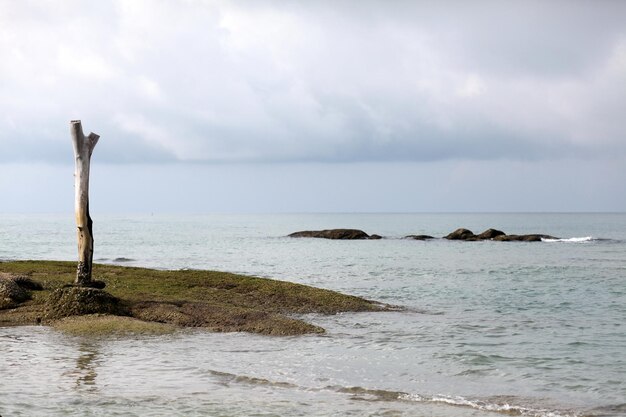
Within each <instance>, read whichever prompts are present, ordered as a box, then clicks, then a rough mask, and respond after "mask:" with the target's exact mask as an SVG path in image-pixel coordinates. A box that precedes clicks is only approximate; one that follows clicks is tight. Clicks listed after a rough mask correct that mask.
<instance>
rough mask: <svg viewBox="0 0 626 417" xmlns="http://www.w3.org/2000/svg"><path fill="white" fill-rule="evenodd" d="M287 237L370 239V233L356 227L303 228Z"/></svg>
mask: <svg viewBox="0 0 626 417" xmlns="http://www.w3.org/2000/svg"><path fill="white" fill-rule="evenodd" d="M289 237H315V238H321V239H336V240H363V239H370V235H368V234H367V233H365V232H364V231H363V230H358V229H329V230H303V231H301V232H295V233H292V234H290V235H289ZM374 239H376V238H374Z"/></svg>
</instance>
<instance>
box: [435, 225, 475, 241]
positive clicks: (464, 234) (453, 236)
mask: <svg viewBox="0 0 626 417" xmlns="http://www.w3.org/2000/svg"><path fill="white" fill-rule="evenodd" d="M443 238H444V239H448V240H470V239H471V240H474V238H476V235H475V234H474V232H472V231H471V230H468V229H463V228H460V229H456V230H455V231H454V232H452V233H449V234H448V235H447V236H444V237H443Z"/></svg>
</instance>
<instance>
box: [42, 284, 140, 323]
mask: <svg viewBox="0 0 626 417" xmlns="http://www.w3.org/2000/svg"><path fill="white" fill-rule="evenodd" d="M86 314H111V315H116V316H126V315H128V314H129V312H128V309H127V308H126V307H125V306H124V305H122V303H121V302H120V300H119V299H118V298H116V297H114V296H112V295H111V294H109V293H108V292H106V291H103V290H101V289H97V288H89V287H75V286H68V287H64V288H59V289H57V290H55V291H53V292H52V294H50V297H49V298H48V300H47V302H46V306H45V318H46V319H59V318H62V317H69V316H82V315H86Z"/></svg>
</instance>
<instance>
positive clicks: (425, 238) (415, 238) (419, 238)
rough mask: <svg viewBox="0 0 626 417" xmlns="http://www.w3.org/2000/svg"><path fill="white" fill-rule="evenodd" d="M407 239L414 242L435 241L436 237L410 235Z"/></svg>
mask: <svg viewBox="0 0 626 417" xmlns="http://www.w3.org/2000/svg"><path fill="white" fill-rule="evenodd" d="M404 238H405V239H413V240H430V239H434V237H432V236H429V235H408V236H405V237H404Z"/></svg>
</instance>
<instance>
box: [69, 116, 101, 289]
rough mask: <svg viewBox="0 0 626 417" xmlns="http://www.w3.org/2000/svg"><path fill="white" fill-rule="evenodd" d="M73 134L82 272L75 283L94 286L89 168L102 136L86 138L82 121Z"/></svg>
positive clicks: (73, 123) (73, 125)
mask: <svg viewBox="0 0 626 417" xmlns="http://www.w3.org/2000/svg"><path fill="white" fill-rule="evenodd" d="M70 132H71V134H72V142H73V143H74V157H75V158H76V168H75V170H74V191H75V200H74V208H75V211H76V227H77V228H78V230H77V236H78V268H77V270H76V280H75V281H74V283H75V284H76V285H81V286H91V284H92V281H91V267H92V262H93V230H92V225H93V222H92V221H91V217H90V216H89V165H90V162H91V154H92V152H93V148H94V147H95V146H96V143H98V139H99V138H100V136H98V135H96V134H95V133H90V134H89V136H87V137H85V135H84V134H83V128H82V126H81V123H80V120H72V121H71V122H70Z"/></svg>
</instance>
